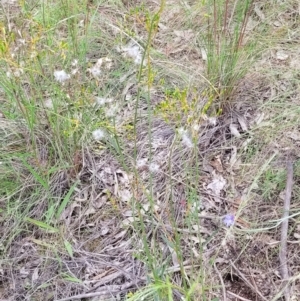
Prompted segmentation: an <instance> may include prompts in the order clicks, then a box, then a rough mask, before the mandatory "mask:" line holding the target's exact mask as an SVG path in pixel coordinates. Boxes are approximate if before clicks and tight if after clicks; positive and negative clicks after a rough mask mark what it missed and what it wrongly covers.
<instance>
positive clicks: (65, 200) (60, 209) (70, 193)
mask: <svg viewBox="0 0 300 301" xmlns="http://www.w3.org/2000/svg"><path fill="white" fill-rule="evenodd" d="M77 183H78V181H77V182H75V183H74V184H73V186H72V187H71V188H70V190H69V192H68V193H67V195H66V196H65V198H64V199H63V201H62V203H61V204H60V206H59V208H58V210H57V213H56V219H57V220H59V218H60V216H61V214H62V212H63V211H64V209H65V208H66V206H67V204H68V202H69V200H70V197H71V195H72V193H73V191H74V189H75V187H76V185H77Z"/></svg>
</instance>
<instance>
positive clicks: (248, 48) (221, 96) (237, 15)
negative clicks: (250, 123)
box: [202, 0, 256, 114]
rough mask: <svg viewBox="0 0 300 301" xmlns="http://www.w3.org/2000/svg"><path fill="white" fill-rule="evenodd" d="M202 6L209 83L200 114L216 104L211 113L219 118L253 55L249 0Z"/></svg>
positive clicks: (218, 0)
mask: <svg viewBox="0 0 300 301" xmlns="http://www.w3.org/2000/svg"><path fill="white" fill-rule="evenodd" d="M203 4H204V5H205V6H206V13H205V16H204V18H205V19H206V25H207V26H206V31H205V32H204V33H203V35H202V43H203V44H204V50H205V54H206V58H205V59H206V73H207V74H206V76H207V80H208V82H209V87H208V88H207V89H206V90H205V91H204V93H203V96H204V98H205V99H206V104H205V106H204V107H203V113H207V111H208V110H209V109H210V108H211V106H212V105H213V104H217V110H216V109H215V113H217V114H220V113H221V112H222V109H223V108H224V107H225V105H226V104H227V103H228V101H230V97H231V96H232V93H233V92H234V89H235V87H236V86H237V83H238V82H239V81H240V80H241V79H242V78H243V77H244V75H245V73H246V72H247V69H248V68H249V66H250V65H251V63H252V62H253V59H254V56H255V53H256V51H255V49H254V47H255V44H254V42H253V41H251V40H249V39H248V36H247V32H248V31H249V26H247V25H248V21H249V16H250V14H251V12H252V9H253V0H204V1H203ZM214 108H215V106H214Z"/></svg>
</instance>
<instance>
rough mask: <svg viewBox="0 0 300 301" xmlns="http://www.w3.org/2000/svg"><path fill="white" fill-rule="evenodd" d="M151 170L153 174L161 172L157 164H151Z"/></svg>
mask: <svg viewBox="0 0 300 301" xmlns="http://www.w3.org/2000/svg"><path fill="white" fill-rule="evenodd" d="M149 170H150V171H151V172H152V173H156V172H158V171H159V165H158V164H157V163H154V162H152V163H150V164H149Z"/></svg>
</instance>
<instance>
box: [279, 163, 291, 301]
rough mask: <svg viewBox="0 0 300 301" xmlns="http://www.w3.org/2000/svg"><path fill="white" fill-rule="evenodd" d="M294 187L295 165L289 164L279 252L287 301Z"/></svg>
mask: <svg viewBox="0 0 300 301" xmlns="http://www.w3.org/2000/svg"><path fill="white" fill-rule="evenodd" d="M292 187H293V164H292V162H288V163H287V180H286V191H285V198H284V204H283V215H282V223H281V239H280V251H279V260H280V273H281V278H282V280H283V282H284V284H285V288H284V298H285V300H286V301H289V300H290V287H289V286H288V279H289V271H288V266H287V234H288V226H289V211H290V204H291V196H292Z"/></svg>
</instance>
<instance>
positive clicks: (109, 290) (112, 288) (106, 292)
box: [56, 281, 136, 301]
mask: <svg viewBox="0 0 300 301" xmlns="http://www.w3.org/2000/svg"><path fill="white" fill-rule="evenodd" d="M135 285H136V281H133V282H130V283H125V284H123V285H107V286H104V287H102V288H101V290H100V289H99V290H98V291H97V292H94V293H84V294H80V295H75V296H70V297H67V298H63V299H56V301H69V300H78V299H84V298H92V297H99V296H111V295H113V294H116V293H121V292H122V291H124V290H127V289H129V288H130V287H132V286H135Z"/></svg>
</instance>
